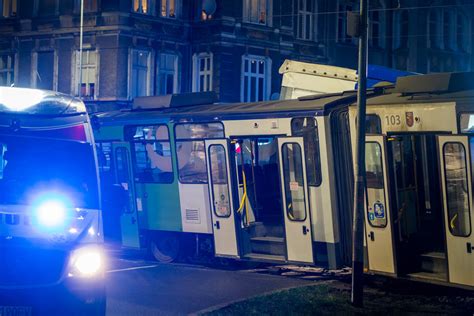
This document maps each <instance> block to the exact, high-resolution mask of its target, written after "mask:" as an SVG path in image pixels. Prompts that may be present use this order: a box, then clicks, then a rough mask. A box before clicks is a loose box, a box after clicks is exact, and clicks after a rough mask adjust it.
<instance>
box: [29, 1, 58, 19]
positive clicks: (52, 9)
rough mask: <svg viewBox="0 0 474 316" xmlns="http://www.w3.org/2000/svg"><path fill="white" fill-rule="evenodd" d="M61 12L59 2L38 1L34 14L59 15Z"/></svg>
mask: <svg viewBox="0 0 474 316" xmlns="http://www.w3.org/2000/svg"><path fill="white" fill-rule="evenodd" d="M58 11H59V0H36V1H35V7H34V12H35V14H36V15H40V16H49V15H57V14H58Z"/></svg>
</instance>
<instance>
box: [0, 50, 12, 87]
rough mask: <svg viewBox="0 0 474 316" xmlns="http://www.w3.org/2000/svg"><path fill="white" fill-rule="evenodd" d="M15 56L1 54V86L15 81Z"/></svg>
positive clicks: (9, 84)
mask: <svg viewBox="0 0 474 316" xmlns="http://www.w3.org/2000/svg"><path fill="white" fill-rule="evenodd" d="M14 62H15V58H14V56H13V55H0V86H7V87H9V86H11V85H12V84H13V83H15V65H14Z"/></svg>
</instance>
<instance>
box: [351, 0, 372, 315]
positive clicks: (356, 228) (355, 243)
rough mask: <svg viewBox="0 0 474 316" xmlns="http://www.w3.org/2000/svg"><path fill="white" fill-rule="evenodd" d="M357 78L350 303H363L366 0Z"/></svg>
mask: <svg viewBox="0 0 474 316" xmlns="http://www.w3.org/2000/svg"><path fill="white" fill-rule="evenodd" d="M359 27H360V29H359V32H360V36H359V68H358V73H359V78H358V89H357V107H358V111H357V147H356V159H357V161H356V166H355V175H356V177H355V186H354V219H353V227H352V228H353V233H352V237H353V238H352V295H351V302H352V305H354V306H357V307H362V306H363V303H364V302H363V301H364V300H363V291H364V286H363V277H364V275H363V273H364V271H363V269H364V244H363V242H364V208H365V207H364V201H365V199H364V195H365V116H366V113H365V112H366V93H367V33H368V32H367V29H368V0H360V20H359Z"/></svg>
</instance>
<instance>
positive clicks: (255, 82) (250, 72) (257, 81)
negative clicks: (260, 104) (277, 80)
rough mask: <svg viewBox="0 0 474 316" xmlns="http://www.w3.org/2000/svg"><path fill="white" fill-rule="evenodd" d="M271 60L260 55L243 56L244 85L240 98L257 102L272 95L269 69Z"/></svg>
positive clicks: (243, 100)
mask: <svg viewBox="0 0 474 316" xmlns="http://www.w3.org/2000/svg"><path fill="white" fill-rule="evenodd" d="M270 63H271V61H270V59H268V58H265V57H260V56H249V55H248V56H244V57H243V58H242V86H241V93H240V100H241V101H242V102H256V101H264V100H268V97H269V95H270V79H269V74H270V71H269V69H270V68H271V65H270Z"/></svg>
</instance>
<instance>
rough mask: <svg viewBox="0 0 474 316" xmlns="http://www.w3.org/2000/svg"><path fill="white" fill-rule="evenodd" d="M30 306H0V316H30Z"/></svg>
mask: <svg viewBox="0 0 474 316" xmlns="http://www.w3.org/2000/svg"><path fill="white" fill-rule="evenodd" d="M32 310H33V309H32V308H31V307H30V306H0V316H31V315H32V314H33V312H32Z"/></svg>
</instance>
